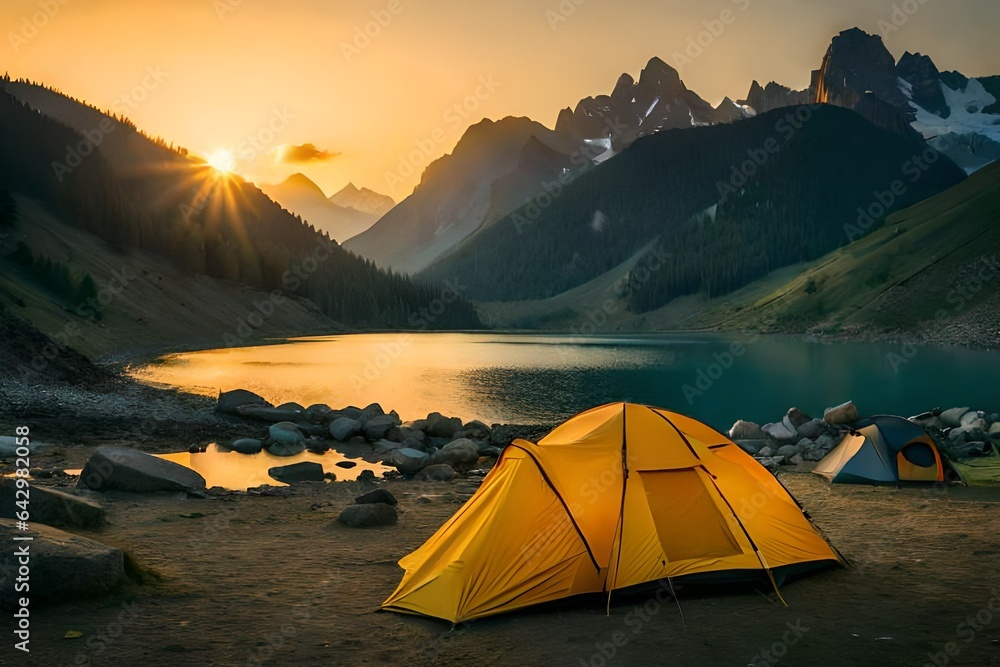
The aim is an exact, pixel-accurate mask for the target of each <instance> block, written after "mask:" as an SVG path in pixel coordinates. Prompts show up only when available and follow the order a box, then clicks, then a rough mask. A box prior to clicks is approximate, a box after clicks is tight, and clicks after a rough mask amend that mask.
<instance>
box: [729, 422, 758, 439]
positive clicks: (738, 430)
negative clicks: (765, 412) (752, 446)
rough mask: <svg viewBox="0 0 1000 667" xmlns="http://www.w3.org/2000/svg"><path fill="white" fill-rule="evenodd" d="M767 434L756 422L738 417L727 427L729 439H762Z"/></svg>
mask: <svg viewBox="0 0 1000 667" xmlns="http://www.w3.org/2000/svg"><path fill="white" fill-rule="evenodd" d="M766 437H767V434H766V433H764V430H763V429H762V428H761V427H760V426H759V425H757V424H755V423H753V422H748V421H743V420H742V419H740V420H739V421H737V422H736V423H735V424H733V427H732V428H731V429H729V439H730V440H764V439H765V438H766Z"/></svg>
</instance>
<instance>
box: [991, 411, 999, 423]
mask: <svg viewBox="0 0 1000 667" xmlns="http://www.w3.org/2000/svg"><path fill="white" fill-rule="evenodd" d="M989 421H990V423H991V424H996V423H997V422H1000V413H998V412H993V413H991V414H990V420H989Z"/></svg>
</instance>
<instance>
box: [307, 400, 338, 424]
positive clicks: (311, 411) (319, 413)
mask: <svg viewBox="0 0 1000 667" xmlns="http://www.w3.org/2000/svg"><path fill="white" fill-rule="evenodd" d="M331 415H333V408H331V407H330V406H329V405H326V404H324V403H316V404H314V405H310V406H309V407H308V408H306V418H308V419H309V421H311V422H312V423H314V424H328V423H329V422H330V417H331Z"/></svg>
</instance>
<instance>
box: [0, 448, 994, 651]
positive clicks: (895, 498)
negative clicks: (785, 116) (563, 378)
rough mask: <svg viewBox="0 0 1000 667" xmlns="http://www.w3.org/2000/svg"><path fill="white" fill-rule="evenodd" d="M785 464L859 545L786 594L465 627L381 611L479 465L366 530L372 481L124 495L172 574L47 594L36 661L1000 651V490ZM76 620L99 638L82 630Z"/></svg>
mask: <svg viewBox="0 0 1000 667" xmlns="http://www.w3.org/2000/svg"><path fill="white" fill-rule="evenodd" d="M86 449H87V448H85V447H82V448H79V449H77V448H73V450H71V452H70V456H68V457H67V458H68V459H78V458H80V457H82V456H83V455H84V454H85V453H86V452H85V450H86ZM782 477H783V479H784V481H785V483H786V484H787V485H788V487H789V488H790V489H791V490H792V492H793V493H794V494H795V495H796V496H797V497H798V498H799V500H800V501H801V502H802V503H803V504H804V505H805V507H806V508H807V509H808V511H809V512H810V513H811V514H812V516H813V519H814V521H815V522H816V523H817V525H819V526H820V527H821V528H822V529H823V530H824V531H825V532H826V534H827V535H828V537H829V538H830V539H831V540H832V541H833V542H834V544H835V545H836V546H837V547H839V549H840V550H841V551H842V552H843V553H844V555H845V556H846V557H847V558H848V559H849V560H851V561H852V562H853V563H854V568H853V569H850V570H832V571H828V572H824V573H820V574H817V575H814V576H811V577H809V578H806V579H802V580H799V581H796V582H793V583H790V584H788V585H786V586H785V587H784V588H783V591H782V592H783V594H784V596H785V598H786V600H787V601H788V604H789V606H788V607H787V608H786V607H782V606H780V605H778V604H777V603H776V601H775V599H774V596H773V595H767V594H765V593H764V592H754V591H751V590H732V591H726V592H725V593H724V594H721V595H709V594H706V593H703V592H701V593H699V592H693V591H680V592H679V597H680V607H681V609H682V610H683V617H684V621H683V622H682V620H681V617H680V615H679V613H678V609H677V606H675V605H674V604H673V603H666V604H660V603H659V602H657V601H656V600H655V599H654V598H650V597H638V598H632V599H619V600H617V601H616V602H615V603H614V604H613V605H612V608H611V615H610V616H607V615H606V614H605V611H604V601H603V599H602V598H600V597H593V598H578V599H574V600H570V601H566V602H564V603H560V604H557V605H554V606H549V607H545V608H540V609H534V610H530V611H525V612H524V613H517V614H509V615H505V616H501V617H496V618H492V619H486V620H482V621H479V622H475V623H471V624H467V625H465V626H459V627H457V628H454V629H452V627H451V625H450V624H447V623H443V622H438V621H434V620H430V619H423V618H417V617H410V616H403V615H398V614H392V613H386V612H378V611H376V610H377V609H378V606H379V603H380V602H381V601H382V600H383V599H384V598H385V597H386V596H387V595H388V594H389V593H390V592H391V591H392V590H393V589H394V587H395V586H396V584H397V583H398V581H399V579H400V576H401V574H402V571H401V570H400V569H399V568H398V566H397V565H396V561H397V559H399V558H400V557H401V556H403V555H405V554H406V553H408V552H409V551H411V550H412V549H414V548H416V547H417V546H419V545H420V544H421V543H422V542H423V541H424V540H425V539H426V538H427V537H428V536H430V535H431V534H432V533H433V532H434V530H436V529H437V527H438V526H439V525H440V524H441V523H442V522H444V521H445V520H446V519H447V518H448V517H449V516H450V515H451V514H452V513H453V512H455V511H456V509H457V508H458V507H459V506H460V503H462V502H464V501H465V499H467V498H468V497H469V496H470V495H471V494H472V493H473V492H474V489H475V482H474V481H472V480H461V479H460V480H456V481H454V482H450V483H416V482H404V481H394V482H385V483H384V486H385V488H388V489H389V490H391V491H392V492H393V493H394V494H396V496H397V497H398V498H399V500H400V510H401V512H400V521H399V523H398V524H397V525H396V526H393V527H388V528H376V529H367V530H360V531H359V530H352V529H349V528H346V527H343V526H341V525H339V524H337V523H336V521H335V519H336V516H337V514H338V513H339V511H340V509H341V508H342V507H343V506H344V505H345V504H347V503H350V502H351V500H352V498H353V497H354V496H356V495H357V494H358V493H359V492H360V491H362V490H364V489H365V487H363V486H362V485H361V483H342V484H332V485H328V486H323V485H306V486H303V487H300V488H296V489H294V490H292V491H291V492H290V493H289V495H287V496H286V497H254V496H245V495H230V496H224V497H221V498H210V499H204V500H202V499H183V498H178V497H173V496H169V495H162V496H126V495H122V496H112V497H109V499H108V507H109V518H110V521H111V525H109V526H108V527H106V528H105V529H104V530H103V531H101V532H100V533H97V534H94V537H95V538H97V539H99V540H101V541H104V542H107V543H109V544H114V545H117V546H120V547H122V548H124V549H126V550H127V551H128V552H129V553H130V554H132V555H133V556H134V557H135V558H136V559H137V560H138V561H139V562H140V563H141V564H142V565H143V566H144V567H146V568H151V569H152V570H154V571H156V572H157V573H158V574H159V575H160V577H161V580H160V581H159V582H158V583H155V582H154V583H152V584H147V585H143V586H141V587H128V588H127V589H125V590H123V591H122V592H121V594H119V595H118V596H116V597H114V598H112V599H103V600H96V601H86V602H75V603H67V604H60V605H56V606H51V607H48V608H40V609H37V610H36V611H35V612H34V614H33V628H34V634H33V637H32V644H31V646H32V653H31V656H30V661H29V663H28V664H32V665H45V666H46V667H48V666H54V665H116V666H119V667H120V666H130V665H220V666H221V665H227V666H228V665H260V664H268V665H390V664H391V665H431V664H440V665H453V664H454V665H472V664H475V665H477V667H481V666H486V665H574V666H575V665H593V666H594V667H600V666H601V665H605V664H608V665H614V664H623V665H624V664H627V665H633V664H635V665H639V664H677V665H739V666H742V665H748V664H751V663H754V662H756V664H780V665H834V664H836V665H849V664H857V665H881V666H883V667H889V666H893V665H917V666H919V665H924V664H925V663H928V662H929V661H930V658H929V657H928V654H938V653H941V652H943V651H945V650H946V648H947V647H948V644H949V642H953V644H952V646H951V648H952V649H957V651H958V652H957V655H954V656H953V657H951V658H950V661H949V662H948V663H947V664H950V665H979V666H983V665H987V666H1000V613H993V612H990V611H989V610H988V606H989V604H990V602H991V599H992V600H993V605H994V609H997V610H998V611H1000V597H995V596H998V594H1000V569H998V566H1000V518H998V517H1000V515H998V510H1000V489H966V488H952V489H946V490H941V491H938V492H935V491H933V490H929V489H928V490H924V489H903V490H897V489H892V488H870V487H850V486H836V487H832V486H830V485H829V484H828V483H827V482H826V481H825V480H823V479H821V478H819V477H816V476H814V475H810V474H807V473H805V472H790V473H783V474H782ZM62 481H63V483H69V482H70V480H68V479H67V480H62ZM370 484H374V483H370ZM201 515H203V516H201ZM189 517H190V518H189ZM123 605H125V608H123ZM984 610H985V611H984ZM977 614H978V615H979V617H980V618H979V620H978V621H976V620H975V617H976V616H977ZM987 616H989V619H988V620H987V618H986V617H987ZM969 617H973V620H972V623H974V624H976V625H975V626H972V625H968V623H969V621H968V620H967V619H968V618H969ZM789 624H791V625H789ZM975 627H978V628H979V629H978V630H976V629H974V628H975ZM789 628H797V629H798V632H793V631H790V630H789ZM69 630H76V631H79V632H82V633H83V636H82V637H80V638H77V639H65V638H64V635H65V634H66V632H67V631H69ZM799 635H801V636H799ZM112 637H114V638H112ZM616 639H617V641H618V644H619V646H617V647H616V646H615V645H614V642H615V641H616ZM602 649H603V653H602ZM612 651H613V652H614V655H613V657H611V658H610V659H609V658H607V657H605V654H608V653H611V652H612ZM763 651H771V653H769V654H767V655H765V654H764V653H763ZM12 652H13V651H12V649H10V648H5V649H3V650H0V663H3V664H24V661H23V660H22V659H21V658H20V656H17V657H13V656H12ZM779 656H780V657H779ZM937 657H938V660H939V663H938V667H942V666H943V665H944V663H943V662H940V661H941V660H943V659H944V658H945V657H946V656H945V655H944V654H943V653H941V655H939V656H937ZM769 660H770V661H769ZM930 664H933V663H930Z"/></svg>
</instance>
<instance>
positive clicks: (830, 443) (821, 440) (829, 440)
mask: <svg viewBox="0 0 1000 667" xmlns="http://www.w3.org/2000/svg"><path fill="white" fill-rule="evenodd" d="M838 444H840V440H838V439H837V438H834V437H833V436H831V435H826V434H825V433H824V434H823V435H821V436H819V437H818V438H816V446H817V447H819V448H820V449H825V450H827V451H829V450H831V449H833V448H834V447H836V446H837V445H838Z"/></svg>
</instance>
